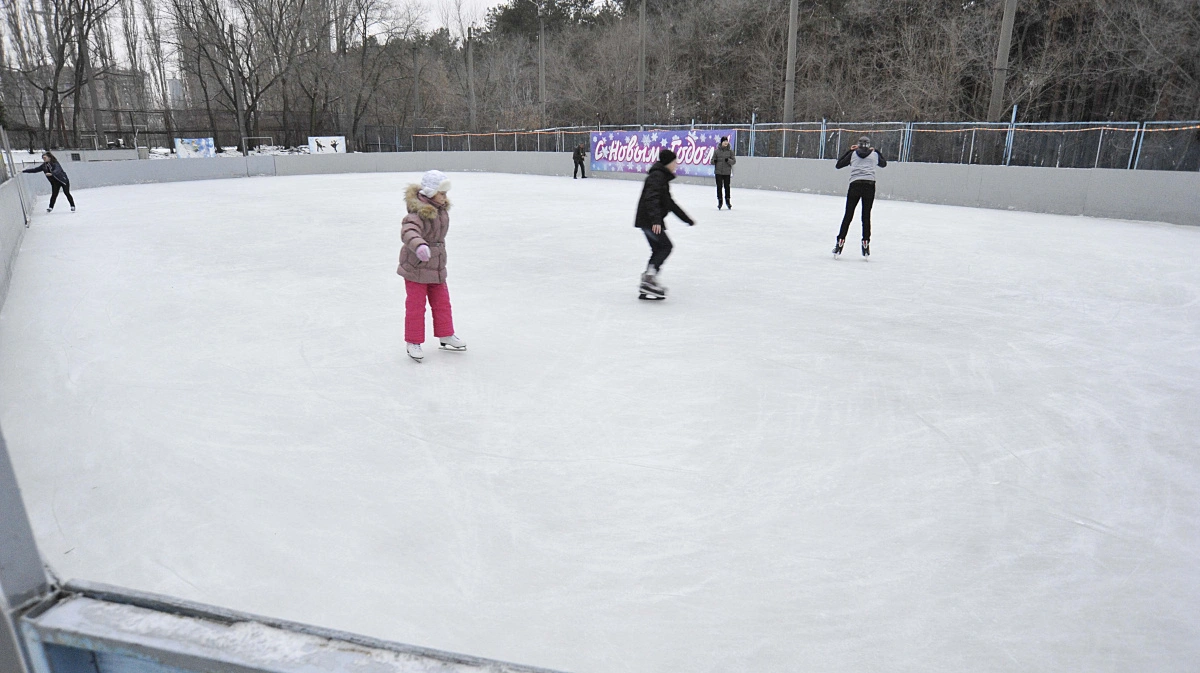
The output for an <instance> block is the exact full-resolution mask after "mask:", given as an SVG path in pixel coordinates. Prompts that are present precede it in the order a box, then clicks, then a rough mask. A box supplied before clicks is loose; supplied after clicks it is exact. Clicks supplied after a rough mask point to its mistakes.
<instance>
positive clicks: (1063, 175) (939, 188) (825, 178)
mask: <svg viewBox="0 0 1200 673" xmlns="http://www.w3.org/2000/svg"><path fill="white" fill-rule="evenodd" d="M573 167H574V165H573V163H572V162H571V160H570V155H569V154H568V153H565V152H562V153H557V152H399V153H365V154H324V155H318V156H311V155H279V156H250V157H233V158H218V159H157V160H156V159H151V160H139V161H113V162H83V163H76V164H72V165H71V166H70V167H69V169H70V177H71V186H72V187H74V188H76V189H87V188H89V187H104V186H109V185H125V184H139V183H154V182H176V181H183V180H212V179H222V178H235V177H256V176H285V175H320V174H340V173H379V172H416V171H423V170H426V169H429V168H438V169H440V170H444V171H480V172H492V173H515V174H527V175H555V176H567V175H570V174H571V171H572V169H573ZM592 175H593V176H594V177H599V178H606V179H624V180H641V179H642V175H641V174H637V173H607V172H603V173H600V172H597V173H593V174H592ZM24 179H25V180H26V184H28V185H29V186H30V188H31V190H32V191H34V193H37V194H39V195H41V194H48V193H49V191H50V187H49V184H48V183H47V182H46V180H45V178H43V177H42V176H40V175H37V174H34V175H26V176H24ZM678 180H679V182H682V183H690V184H703V185H710V184H712V181H711V180H710V179H708V178H694V177H680V178H679V179H678ZM847 183H848V171H847V170H841V171H839V170H835V169H834V161H833V160H831V159H826V160H819V159H784V158H775V157H739V158H738V163H737V167H736V168H735V169H734V175H733V186H734V187H735V188H755V189H771V190H779V191H789V192H800V193H807V194H826V195H832V196H840V195H843V194H845V193H846V187H847ZM877 198H880V199H884V200H895V201H912V202H918V203H932V204H940V205H953V206H966V207H971V208H992V209H999V210H1018V211H1028V212H1035V213H1051V214H1057V215H1087V216H1091V217H1107V218H1119V219H1130V220H1148V221H1154V222H1169V223H1172V224H1188V225H1200V173H1184V172H1169V171H1126V170H1116V169H1106V168H1082V169H1081V168H1037V167H1028V166H979V165H963V164H926V163H908V162H906V163H900V162H892V163H890V164H888V166H887V167H886V168H882V169H879V172H878V192H877Z"/></svg>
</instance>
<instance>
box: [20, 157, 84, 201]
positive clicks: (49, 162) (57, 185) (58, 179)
mask: <svg viewBox="0 0 1200 673" xmlns="http://www.w3.org/2000/svg"><path fill="white" fill-rule="evenodd" d="M21 172H22V173H45V174H46V179H47V180H49V181H50V207H49V208H47V209H46V212H47V213H49V212H51V211H53V210H54V202H55V201H58V190H60V189H61V190H62V193H63V195H65V196H66V197H67V203H69V204H71V212H72V213H73V212H75V199H73V198H71V179H70V178H68V177H67V172H66V171H64V170H63V167H62V164H60V163H58V159H56V158H55V157H54V155H53V154H50V153H49V152H43V153H42V165H40V166H34V167H33V168H26V169H25V170H23V171H21Z"/></svg>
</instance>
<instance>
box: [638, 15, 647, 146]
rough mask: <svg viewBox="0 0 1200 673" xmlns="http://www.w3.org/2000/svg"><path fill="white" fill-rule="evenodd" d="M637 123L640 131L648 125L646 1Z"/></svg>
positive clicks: (641, 32) (640, 34)
mask: <svg viewBox="0 0 1200 673" xmlns="http://www.w3.org/2000/svg"><path fill="white" fill-rule="evenodd" d="M637 123H638V128H639V129H641V128H643V127H644V125H645V123H646V0H642V13H641V18H639V19H638V99H637Z"/></svg>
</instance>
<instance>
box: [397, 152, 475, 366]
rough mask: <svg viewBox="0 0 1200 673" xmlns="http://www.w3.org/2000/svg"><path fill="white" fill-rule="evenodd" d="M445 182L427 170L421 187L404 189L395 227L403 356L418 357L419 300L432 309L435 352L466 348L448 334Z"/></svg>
mask: <svg viewBox="0 0 1200 673" xmlns="http://www.w3.org/2000/svg"><path fill="white" fill-rule="evenodd" d="M448 191H450V179H449V178H447V177H446V174H445V173H443V172H441V171H427V172H426V173H425V174H424V175H423V176H421V184H419V185H409V186H408V190H407V191H406V192H405V194H404V198H405V203H406V205H407V206H408V215H406V216H405V217H404V220H403V222H402V224H401V227H400V239H401V240H402V241H403V243H404V247H402V248H401V249H400V266H399V267H397V268H396V273H397V274H399V275H401V276H403V277H404V290H405V293H406V295H407V299H406V300H405V302H404V341H405V342H406V346H405V350H406V351H407V352H408V356H409V357H410V358H412V359H413V360H416V361H417V362H420V361H421V360H422V358H424V354H423V353H422V352H421V344H423V343H424V342H425V302H426V300H428V302H429V307H430V308H431V309H432V310H433V336H435V337H437V339H438V341H439V342H440V344H441V348H443V349H445V350H452V351H465V350H466V349H467V344H466V343H464V342H463V340H462V339H459V338H458V337H457V336H455V335H454V318H453V317H452V315H451V309H450V290H449V288H447V286H446V232H447V231H449V229H450V212H449V211H450V200H449V199H448V198H447V196H446V192H448Z"/></svg>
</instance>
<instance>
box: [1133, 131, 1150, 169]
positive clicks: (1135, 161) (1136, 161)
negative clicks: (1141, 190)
mask: <svg viewBox="0 0 1200 673" xmlns="http://www.w3.org/2000/svg"><path fill="white" fill-rule="evenodd" d="M1149 123H1150V122H1142V131H1141V134H1140V135H1141V138H1140V139H1138V141H1137V156H1136V157H1134V159H1133V170H1135V171H1136V170H1137V169H1138V164H1140V163H1142V146H1143V145H1145V144H1146V125H1147V124H1149Z"/></svg>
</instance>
